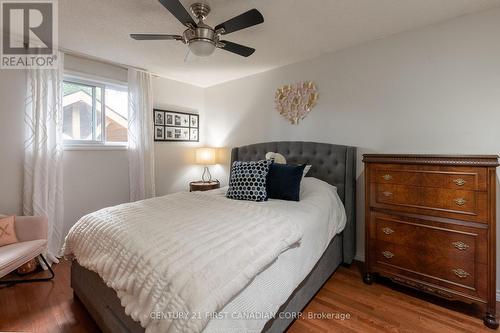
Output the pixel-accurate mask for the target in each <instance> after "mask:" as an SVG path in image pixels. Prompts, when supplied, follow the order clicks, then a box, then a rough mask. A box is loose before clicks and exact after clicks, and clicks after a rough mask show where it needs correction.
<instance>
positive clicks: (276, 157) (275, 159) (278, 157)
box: [266, 151, 312, 178]
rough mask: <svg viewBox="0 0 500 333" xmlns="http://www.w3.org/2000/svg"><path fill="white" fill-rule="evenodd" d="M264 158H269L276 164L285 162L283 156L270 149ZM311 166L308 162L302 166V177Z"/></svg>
mask: <svg viewBox="0 0 500 333" xmlns="http://www.w3.org/2000/svg"><path fill="white" fill-rule="evenodd" d="M266 160H271V161H273V162H274V163H278V164H286V158H285V156H283V155H281V154H280V153H275V152H272V151H270V152H268V153H267V154H266ZM311 167H312V165H310V164H308V165H306V167H305V168H304V173H303V174H302V178H304V177H305V176H306V175H307V173H308V172H309V170H311Z"/></svg>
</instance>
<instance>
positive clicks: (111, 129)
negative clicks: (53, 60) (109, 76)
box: [63, 78, 128, 145]
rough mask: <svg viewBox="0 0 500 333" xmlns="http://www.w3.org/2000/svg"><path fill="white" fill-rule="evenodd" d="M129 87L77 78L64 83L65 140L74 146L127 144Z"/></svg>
mask: <svg viewBox="0 0 500 333" xmlns="http://www.w3.org/2000/svg"><path fill="white" fill-rule="evenodd" d="M127 118H128V92H127V87H124V86H118V85H112V84H103V83H97V82H92V81H86V80H80V79H77V78H66V79H65V80H64V82H63V138H64V142H65V143H66V144H70V145H86V144H92V145H99V144H102V145H104V144H111V145H126V143H127V139H128V133H127V123H128V119H127Z"/></svg>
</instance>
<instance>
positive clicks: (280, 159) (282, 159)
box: [266, 151, 286, 164]
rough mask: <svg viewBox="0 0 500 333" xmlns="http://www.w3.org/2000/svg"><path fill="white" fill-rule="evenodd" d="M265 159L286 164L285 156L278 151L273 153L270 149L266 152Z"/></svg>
mask: <svg viewBox="0 0 500 333" xmlns="http://www.w3.org/2000/svg"><path fill="white" fill-rule="evenodd" d="M266 160H270V161H273V162H274V163H278V164H286V158H285V156H283V155H281V154H280V153H274V152H272V151H270V152H268V153H267V154H266Z"/></svg>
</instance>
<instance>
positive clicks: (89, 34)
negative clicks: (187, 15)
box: [59, 0, 500, 87]
mask: <svg viewBox="0 0 500 333" xmlns="http://www.w3.org/2000/svg"><path fill="white" fill-rule="evenodd" d="M181 1H182V3H183V4H184V5H185V6H186V7H188V5H189V4H191V3H192V2H196V0H181ZM202 1H205V0H202ZM206 2H208V3H209V4H210V6H211V7H212V13H211V14H210V15H209V16H208V18H207V20H206V23H207V24H209V25H212V26H215V25H216V24H218V23H221V22H223V21H225V20H227V19H229V18H231V17H233V16H236V15H238V14H240V13H242V12H244V11H246V10H248V9H251V8H257V9H258V10H259V11H261V12H262V14H263V15H264V18H265V22H264V23H263V24H261V25H258V26H255V27H252V28H249V29H246V30H241V31H238V32H235V33H233V34H230V35H226V36H224V39H227V40H229V41H233V42H236V43H240V44H244V45H248V46H251V47H254V48H256V49H257V51H256V52H255V53H254V54H253V55H252V56H251V57H249V58H243V57H240V56H237V55H233V54H231V53H228V52H226V51H223V50H216V51H215V53H214V54H213V55H212V56H210V57H209V58H198V59H196V58H194V57H193V56H192V57H189V58H188V61H187V62H185V58H186V54H187V46H186V45H184V44H182V43H181V42H178V41H135V40H132V39H130V38H129V36H128V35H129V34H130V33H133V32H135V33H170V34H181V33H182V31H183V30H184V29H183V26H182V25H181V23H180V22H178V21H177V20H176V19H175V18H174V17H173V16H172V15H171V14H170V13H169V12H168V11H167V10H166V9H164V7H163V6H162V5H161V4H160V3H159V2H158V0H63V1H59V33H60V44H61V47H62V48H65V49H69V50H72V51H76V52H79V53H83V54H87V55H91V56H94V57H98V58H102V59H106V60H110V61H113V62H117V63H122V64H127V65H132V66H136V67H140V68H144V69H147V70H149V71H151V72H153V73H156V74H159V75H161V76H164V77H167V78H171V79H174V80H178V81H183V82H187V83H191V84H194V85H198V86H202V87H207V86H211V85H214V84H218V83H221V82H224V81H229V80H233V79H237V78H240V77H244V76H247V75H252V74H255V73H259V72H263V71H266V70H269V69H272V68H276V67H279V66H283V65H286V64H290V63H294V62H298V61H301V60H305V59H311V58H314V57H317V56H319V55H321V54H323V53H327V52H332V51H335V50H339V49H342V48H346V47H349V46H353V45H356V44H360V43H362V42H365V41H369V40H373V39H377V38H381V37H384V36H387V35H390V34H394V33H398V32H402V31H405V30H410V29H414V28H417V27H422V26H426V25H429V24H433V23H436V22H439V21H443V20H446V19H449V18H453V17H456V16H460V15H463V14H467V13H472V12H476V11H480V10H484V9H487V8H491V7H495V6H498V5H500V0H208V1H206ZM193 58H194V59H193Z"/></svg>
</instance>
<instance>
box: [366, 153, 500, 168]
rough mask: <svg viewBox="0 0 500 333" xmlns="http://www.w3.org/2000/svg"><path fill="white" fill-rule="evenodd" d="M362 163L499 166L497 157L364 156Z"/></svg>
mask: <svg viewBox="0 0 500 333" xmlns="http://www.w3.org/2000/svg"><path fill="white" fill-rule="evenodd" d="M363 162H365V163H395V164H441V165H454V166H486V167H497V166H499V165H500V164H499V163H498V156H497V155H419V154H364V155H363Z"/></svg>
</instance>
